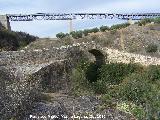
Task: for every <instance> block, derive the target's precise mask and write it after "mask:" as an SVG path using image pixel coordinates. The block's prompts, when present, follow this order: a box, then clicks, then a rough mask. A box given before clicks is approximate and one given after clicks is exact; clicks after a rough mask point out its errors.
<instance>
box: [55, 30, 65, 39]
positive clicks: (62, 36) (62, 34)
mask: <svg viewBox="0 0 160 120" xmlns="http://www.w3.org/2000/svg"><path fill="white" fill-rule="evenodd" d="M66 36H67V34H65V33H62V32H60V33H58V34H56V37H57V38H60V39H62V38H64V37H66Z"/></svg>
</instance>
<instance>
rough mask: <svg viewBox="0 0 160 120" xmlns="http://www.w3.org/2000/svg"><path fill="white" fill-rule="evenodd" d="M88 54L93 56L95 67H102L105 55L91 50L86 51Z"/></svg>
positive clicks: (96, 50) (99, 51)
mask: <svg viewBox="0 0 160 120" xmlns="http://www.w3.org/2000/svg"><path fill="white" fill-rule="evenodd" d="M88 52H89V53H91V54H92V55H94V57H95V63H96V64H97V65H102V64H104V63H105V55H104V54H103V52H102V51H101V50H98V49H91V50H88Z"/></svg>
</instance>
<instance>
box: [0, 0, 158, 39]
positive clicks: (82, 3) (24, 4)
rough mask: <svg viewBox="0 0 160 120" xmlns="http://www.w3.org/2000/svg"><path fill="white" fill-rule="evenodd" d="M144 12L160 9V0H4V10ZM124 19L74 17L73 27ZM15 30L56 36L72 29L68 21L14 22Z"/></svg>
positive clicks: (0, 0)
mask: <svg viewBox="0 0 160 120" xmlns="http://www.w3.org/2000/svg"><path fill="white" fill-rule="evenodd" d="M41 12H42V13H76V12H79V13H80V12H85V13H88V12H92V13H93V12H97V13H98V12H102V13H137V12H138V13H140V12H143V13H145V12H157V13H158V12H160V0H0V14H20V13H21V14H30V13H31V14H33V13H41ZM122 22H126V21H122V20H116V19H115V20H108V19H107V20H74V21H73V29H74V30H80V29H86V28H92V27H99V26H101V25H108V26H110V25H112V24H117V23H122ZM11 28H12V30H15V31H24V32H28V33H30V34H33V35H36V36H39V37H55V35H56V33H58V32H69V22H68V21H30V22H11Z"/></svg>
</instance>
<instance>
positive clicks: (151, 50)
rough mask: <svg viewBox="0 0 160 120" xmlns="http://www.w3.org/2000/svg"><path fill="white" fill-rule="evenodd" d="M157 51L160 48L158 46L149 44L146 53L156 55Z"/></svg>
mask: <svg viewBox="0 0 160 120" xmlns="http://www.w3.org/2000/svg"><path fill="white" fill-rule="evenodd" d="M157 50H158V46H157V45H156V44H149V45H148V46H147V47H146V52H147V53H155V52H157Z"/></svg>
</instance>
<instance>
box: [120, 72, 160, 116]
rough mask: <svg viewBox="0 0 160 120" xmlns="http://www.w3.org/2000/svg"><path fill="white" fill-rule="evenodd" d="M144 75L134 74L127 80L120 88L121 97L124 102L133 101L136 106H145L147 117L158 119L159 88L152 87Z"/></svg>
mask: <svg viewBox="0 0 160 120" xmlns="http://www.w3.org/2000/svg"><path fill="white" fill-rule="evenodd" d="M148 81H149V80H147V79H146V77H145V76H144V75H143V74H141V75H140V74H132V75H130V76H129V77H127V78H125V80H124V81H123V83H122V84H121V86H120V87H119V91H120V93H119V95H120V98H121V99H122V100H123V101H132V102H133V103H135V104H136V105H138V106H139V105H140V106H143V108H144V109H145V110H146V111H145V113H146V117H147V116H148V115H150V114H151V116H152V117H154V118H156V117H157V114H158V113H157V112H158V111H159V110H160V103H159V101H160V95H159V94H158V93H159V90H160V89H159V87H158V86H155V85H152V84H150V83H149V82H148Z"/></svg>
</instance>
